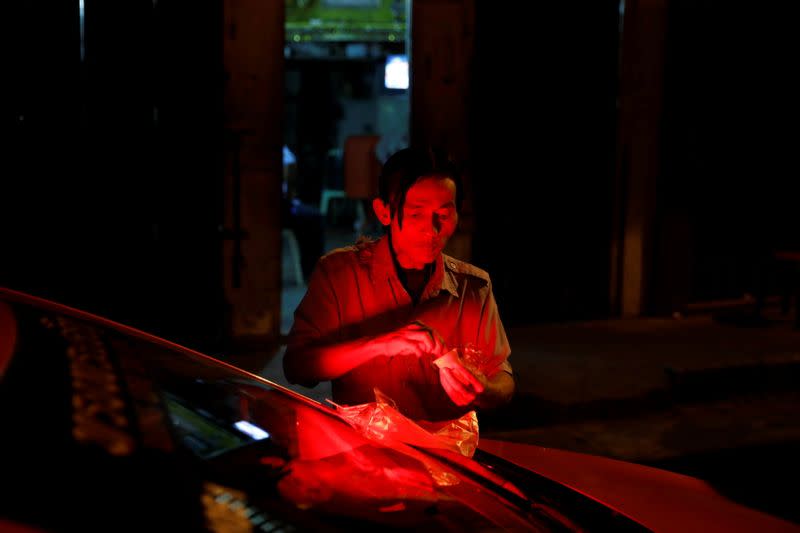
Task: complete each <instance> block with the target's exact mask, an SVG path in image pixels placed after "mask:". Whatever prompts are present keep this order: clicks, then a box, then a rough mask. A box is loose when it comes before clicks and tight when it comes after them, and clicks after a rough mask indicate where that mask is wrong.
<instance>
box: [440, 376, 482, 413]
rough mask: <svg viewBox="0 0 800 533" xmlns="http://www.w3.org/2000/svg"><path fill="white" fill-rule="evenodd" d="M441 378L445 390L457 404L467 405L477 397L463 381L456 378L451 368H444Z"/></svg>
mask: <svg viewBox="0 0 800 533" xmlns="http://www.w3.org/2000/svg"><path fill="white" fill-rule="evenodd" d="M439 379H440V381H442V386H443V387H444V390H445V392H447V395H448V396H450V399H451V400H453V403H455V404H456V405H462V406H463V405H467V404H468V403H470V402H471V401H472V400H473V398H474V397H475V395H474V394H472V393H470V391H469V390H468V389H467V388H466V387H465V386H464V384H463V383H461V382H460V381H459V380H458V379H456V377H455V376H454V373H453V371H452V370H451V369H449V368H442V369H441V370H440V373H439Z"/></svg>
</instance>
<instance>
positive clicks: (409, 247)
mask: <svg viewBox="0 0 800 533" xmlns="http://www.w3.org/2000/svg"><path fill="white" fill-rule="evenodd" d="M402 209H403V226H402V228H401V227H400V224H399V223H398V216H397V213H395V214H394V216H393V217H392V218H391V224H390V230H391V232H392V247H393V248H394V252H395V255H396V257H397V261H398V263H400V266H402V267H403V268H408V269H421V268H423V267H424V266H425V265H427V264H429V263H432V262H433V261H434V260H435V259H436V258H437V257H438V256H439V253H441V251H442V250H443V249H444V247H445V245H446V244H447V241H448V240H449V239H450V237H451V236H452V235H453V233H454V232H455V230H456V226H457V225H458V213H457V212H456V184H455V183H454V182H453V180H452V179H450V178H440V177H426V178H422V179H421V180H419V181H418V182H417V183H415V184H414V185H412V186H411V188H410V189H409V190H408V192H407V193H406V201H405V204H404V205H403V207H402Z"/></svg>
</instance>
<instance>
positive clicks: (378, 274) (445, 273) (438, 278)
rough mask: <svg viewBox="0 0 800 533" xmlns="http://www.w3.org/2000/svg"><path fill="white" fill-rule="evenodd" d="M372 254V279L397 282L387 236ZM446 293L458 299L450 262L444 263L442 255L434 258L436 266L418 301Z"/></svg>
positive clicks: (381, 239) (456, 282)
mask: <svg viewBox="0 0 800 533" xmlns="http://www.w3.org/2000/svg"><path fill="white" fill-rule="evenodd" d="M373 253H374V254H375V257H374V259H373V261H372V272H371V273H372V277H373V279H386V278H388V279H392V280H397V282H398V284H399V281H400V280H399V279H398V278H397V271H396V270H395V267H394V260H393V259H392V251H391V249H390V244H389V236H388V235H384V236H383V237H381V238H380V239H379V240H378V241H377V242H376V243H375V248H374V251H373ZM443 290H445V291H447V292H449V293H450V294H452V295H453V296H455V297H458V281H457V280H456V277H455V275H454V274H453V272H452V261H445V260H444V256H443V254H441V253H440V254H439V256H438V257H437V258H436V265H435V268H434V269H433V275H432V276H431V279H430V280H428V284H427V285H426V286H425V290H424V291H423V292H422V297H421V298H420V301H424V300H427V299H428V298H432V297H434V296H436V295H437V294H439V292H441V291H443Z"/></svg>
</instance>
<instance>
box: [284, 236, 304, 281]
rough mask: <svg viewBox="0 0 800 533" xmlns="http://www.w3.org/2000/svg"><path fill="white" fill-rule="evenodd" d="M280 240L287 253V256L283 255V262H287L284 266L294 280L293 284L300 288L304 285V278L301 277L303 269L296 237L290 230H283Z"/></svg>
mask: <svg viewBox="0 0 800 533" xmlns="http://www.w3.org/2000/svg"><path fill="white" fill-rule="evenodd" d="M281 240H282V241H283V245H284V246H285V247H286V248H287V251H288V252H289V253H288V255H287V254H284V257H285V259H284V261H286V260H288V261H289V264H288V265H286V266H287V267H288V268H289V270H290V272H289V273H290V274H291V276H292V278H294V284H295V285H296V286H298V287H302V286H303V284H305V278H304V277H303V267H302V266H301V263H300V245H299V244H298V243H297V237H296V236H295V234H294V231H292V229H291V228H283V230H282V231H281Z"/></svg>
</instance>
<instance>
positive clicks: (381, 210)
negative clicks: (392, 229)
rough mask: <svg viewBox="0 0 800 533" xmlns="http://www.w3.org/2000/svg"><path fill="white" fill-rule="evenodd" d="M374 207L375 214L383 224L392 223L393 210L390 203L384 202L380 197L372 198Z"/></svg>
mask: <svg viewBox="0 0 800 533" xmlns="http://www.w3.org/2000/svg"><path fill="white" fill-rule="evenodd" d="M372 209H373V210H374V211H375V216H376V217H378V220H379V221H380V223H381V224H383V225H384V226H388V225H389V224H391V223H392V210H391V209H390V208H389V206H388V205H386V204H385V203H383V200H381V199H380V198H375V199H374V200H372Z"/></svg>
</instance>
